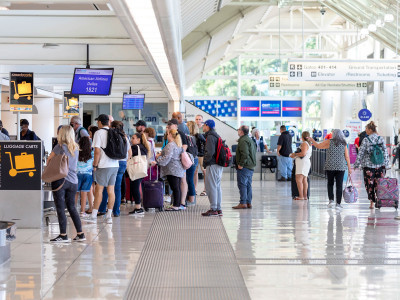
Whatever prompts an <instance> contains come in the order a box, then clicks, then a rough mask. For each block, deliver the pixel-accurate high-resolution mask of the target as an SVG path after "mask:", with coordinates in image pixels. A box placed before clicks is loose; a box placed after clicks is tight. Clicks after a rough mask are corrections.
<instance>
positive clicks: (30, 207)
mask: <svg viewBox="0 0 400 300" xmlns="http://www.w3.org/2000/svg"><path fill="white" fill-rule="evenodd" d="M42 149H43V148H42V141H0V220H7V221H12V222H15V223H16V225H17V227H18V228H41V226H42V217H43V191H42V180H41V177H42V160H43V150H42Z"/></svg>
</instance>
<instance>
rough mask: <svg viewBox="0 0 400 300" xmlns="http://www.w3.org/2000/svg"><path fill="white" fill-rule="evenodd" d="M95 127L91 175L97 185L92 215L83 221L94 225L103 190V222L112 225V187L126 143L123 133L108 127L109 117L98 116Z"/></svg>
mask: <svg viewBox="0 0 400 300" xmlns="http://www.w3.org/2000/svg"><path fill="white" fill-rule="evenodd" d="M96 120H97V126H98V127H99V130H98V131H97V132H96V134H95V135H94V138H93V148H94V160H93V174H94V180H95V182H96V183H97V185H96V188H95V196H94V205H93V210H92V214H91V215H90V216H88V217H85V218H83V220H85V221H87V222H90V223H96V222H97V212H98V210H99V206H100V203H101V201H102V198H103V190H104V188H106V189H107V193H108V211H107V213H106V215H105V218H104V221H105V222H106V223H107V224H112V216H111V213H112V209H113V207H114V202H115V192H114V186H115V181H116V178H117V174H118V168H119V160H120V159H124V158H125V157H126V153H127V147H128V145H127V141H126V138H125V136H124V134H123V133H121V134H120V133H119V132H118V131H116V130H115V129H110V128H109V127H108V124H109V117H108V116H107V115H105V114H101V115H99V117H98V118H97V119H96Z"/></svg>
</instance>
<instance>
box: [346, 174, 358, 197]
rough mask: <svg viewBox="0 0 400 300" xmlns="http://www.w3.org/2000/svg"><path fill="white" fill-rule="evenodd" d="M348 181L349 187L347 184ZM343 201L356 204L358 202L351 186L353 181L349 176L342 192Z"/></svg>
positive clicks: (354, 188) (356, 192)
mask: <svg viewBox="0 0 400 300" xmlns="http://www.w3.org/2000/svg"><path fill="white" fill-rule="evenodd" d="M349 179H350V183H351V184H350V185H348V184H349ZM343 199H344V202H346V203H356V202H357V200H358V191H357V189H356V187H355V186H354V184H353V180H352V179H351V175H350V174H349V176H348V177H347V181H346V187H345V188H344V190H343Z"/></svg>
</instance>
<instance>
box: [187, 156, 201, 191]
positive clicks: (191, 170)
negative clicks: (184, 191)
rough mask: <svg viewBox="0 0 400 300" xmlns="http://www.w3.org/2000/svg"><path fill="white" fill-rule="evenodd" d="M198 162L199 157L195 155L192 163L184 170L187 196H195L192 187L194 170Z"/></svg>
mask: <svg viewBox="0 0 400 300" xmlns="http://www.w3.org/2000/svg"><path fill="white" fill-rule="evenodd" d="M198 164H199V159H198V158H197V157H196V158H195V159H194V164H193V166H191V167H190V168H189V169H187V170H186V182H187V184H188V196H196V189H195V187H194V175H195V174H194V172H195V171H196V168H197V165H198Z"/></svg>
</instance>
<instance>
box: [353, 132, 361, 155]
mask: <svg viewBox="0 0 400 300" xmlns="http://www.w3.org/2000/svg"><path fill="white" fill-rule="evenodd" d="M354 145H356V151H357V154H358V149H360V133H358V136H357V137H356V139H355V140H354Z"/></svg>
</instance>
